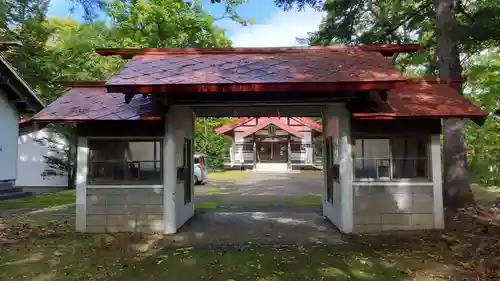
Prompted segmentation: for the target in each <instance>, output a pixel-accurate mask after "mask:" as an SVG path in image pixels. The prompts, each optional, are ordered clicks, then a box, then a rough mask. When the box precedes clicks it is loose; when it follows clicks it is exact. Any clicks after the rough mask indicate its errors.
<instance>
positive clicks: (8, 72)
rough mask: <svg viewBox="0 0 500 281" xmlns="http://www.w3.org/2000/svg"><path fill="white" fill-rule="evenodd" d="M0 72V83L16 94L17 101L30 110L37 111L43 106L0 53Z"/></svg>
mask: <svg viewBox="0 0 500 281" xmlns="http://www.w3.org/2000/svg"><path fill="white" fill-rule="evenodd" d="M0 72H1V73H2V77H1V84H4V85H6V86H7V87H8V88H9V89H10V91H11V92H12V93H14V94H15V95H16V96H17V99H18V100H19V102H21V103H23V104H25V106H26V108H29V109H31V110H30V111H31V112H38V111H40V110H42V109H43V108H44V107H45V104H44V103H43V101H42V100H41V99H40V98H38V96H37V95H36V93H35V92H34V91H33V89H31V87H30V86H29V85H28V83H26V81H24V79H23V78H22V77H21V76H20V75H19V74H18V73H17V71H16V70H15V69H14V67H13V66H12V65H11V64H10V63H9V62H8V61H7V60H6V59H5V58H4V57H3V56H2V55H0ZM26 108H24V109H23V110H26Z"/></svg>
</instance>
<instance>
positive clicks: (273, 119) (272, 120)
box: [242, 117, 304, 138]
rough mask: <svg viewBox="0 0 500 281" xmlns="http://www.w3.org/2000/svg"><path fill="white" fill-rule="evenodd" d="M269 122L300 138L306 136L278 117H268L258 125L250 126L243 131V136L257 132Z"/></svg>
mask: <svg viewBox="0 0 500 281" xmlns="http://www.w3.org/2000/svg"><path fill="white" fill-rule="evenodd" d="M269 124H274V125H276V126H277V127H278V128H280V129H282V130H284V131H287V132H288V133H290V134H292V135H295V136H297V137H300V138H302V137H304V135H303V134H302V133H301V132H299V131H297V130H295V129H294V128H292V127H290V126H288V125H287V124H285V123H283V122H281V121H280V120H279V119H278V118H276V117H270V118H267V120H264V122H262V123H259V124H258V125H257V126H255V127H250V128H248V129H247V130H246V131H244V132H243V135H242V137H246V136H248V135H251V134H253V133H255V132H257V131H259V130H261V129H263V128H265V127H266V126H267V125H269Z"/></svg>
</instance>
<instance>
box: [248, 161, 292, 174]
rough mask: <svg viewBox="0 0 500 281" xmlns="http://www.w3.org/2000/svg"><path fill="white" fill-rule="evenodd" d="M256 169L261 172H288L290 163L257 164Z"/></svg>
mask: <svg viewBox="0 0 500 281" xmlns="http://www.w3.org/2000/svg"><path fill="white" fill-rule="evenodd" d="M255 169H256V170H257V171H259V172H286V171H288V163H257V165H256V166H255Z"/></svg>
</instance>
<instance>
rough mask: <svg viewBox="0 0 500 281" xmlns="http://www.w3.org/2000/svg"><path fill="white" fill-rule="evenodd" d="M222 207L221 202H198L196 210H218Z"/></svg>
mask: <svg viewBox="0 0 500 281" xmlns="http://www.w3.org/2000/svg"><path fill="white" fill-rule="evenodd" d="M218 207H222V202H220V201H198V202H196V209H216V208H218Z"/></svg>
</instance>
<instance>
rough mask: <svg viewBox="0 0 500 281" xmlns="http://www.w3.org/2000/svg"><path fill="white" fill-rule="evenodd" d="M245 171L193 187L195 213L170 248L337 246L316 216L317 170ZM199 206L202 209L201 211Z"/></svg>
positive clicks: (335, 233) (320, 180)
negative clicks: (231, 177)
mask: <svg viewBox="0 0 500 281" xmlns="http://www.w3.org/2000/svg"><path fill="white" fill-rule="evenodd" d="M243 173H249V174H248V177H246V178H243V179H238V180H211V181H210V182H209V184H207V185H206V186H197V187H196V194H197V195H196V201H197V206H198V208H197V210H196V216H195V217H194V218H192V219H191V220H190V221H189V222H188V223H187V224H186V225H185V226H184V227H182V228H181V229H180V231H179V233H178V234H177V235H173V236H171V237H169V239H171V241H172V243H173V244H176V245H179V246H187V245H211V246H213V245H241V244H247V243H253V244H260V245H262V244H269V245H306V244H339V243H342V241H341V239H340V234H339V232H338V231H337V230H336V229H335V228H334V226H333V225H331V224H330V222H329V221H327V220H326V219H325V218H323V216H322V215H321V209H322V207H321V200H322V198H321V194H322V190H323V176H322V174H321V173H320V172H299V173H256V172H243ZM200 207H201V208H200Z"/></svg>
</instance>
